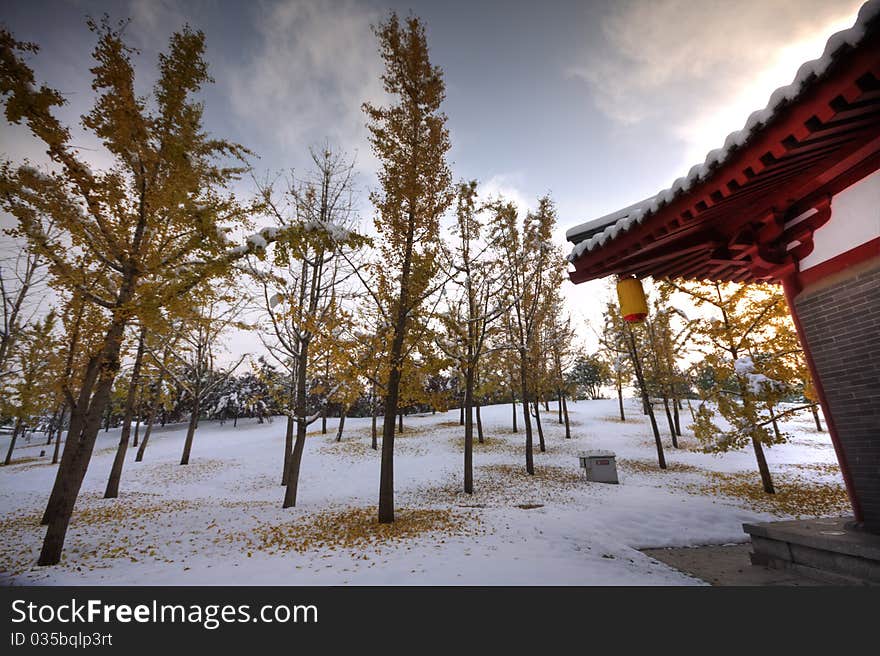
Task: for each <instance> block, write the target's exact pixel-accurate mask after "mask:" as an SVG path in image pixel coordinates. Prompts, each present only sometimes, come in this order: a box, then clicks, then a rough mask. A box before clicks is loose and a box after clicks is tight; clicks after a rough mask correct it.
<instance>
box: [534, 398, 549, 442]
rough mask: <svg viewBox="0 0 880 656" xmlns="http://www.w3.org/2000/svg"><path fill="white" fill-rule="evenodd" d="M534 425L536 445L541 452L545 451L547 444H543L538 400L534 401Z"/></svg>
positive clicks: (542, 429) (542, 428)
mask: <svg viewBox="0 0 880 656" xmlns="http://www.w3.org/2000/svg"><path fill="white" fill-rule="evenodd" d="M535 426H537V427H538V445H539V446H540V449H541V453H545V452H546V451H547V446H546V445H545V444H544V427H543V426H542V425H541V403H540V402H539V401H535Z"/></svg>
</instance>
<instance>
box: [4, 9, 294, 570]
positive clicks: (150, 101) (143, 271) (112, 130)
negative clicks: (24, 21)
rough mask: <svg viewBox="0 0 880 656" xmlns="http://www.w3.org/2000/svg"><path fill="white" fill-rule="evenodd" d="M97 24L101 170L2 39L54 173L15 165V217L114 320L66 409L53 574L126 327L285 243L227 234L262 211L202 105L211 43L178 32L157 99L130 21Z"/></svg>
mask: <svg viewBox="0 0 880 656" xmlns="http://www.w3.org/2000/svg"><path fill="white" fill-rule="evenodd" d="M89 27H90V29H91V30H92V31H93V32H94V34H95V36H96V39H97V44H96V46H95V49H94V51H93V57H94V60H95V63H94V66H93V67H92V69H91V73H92V76H93V80H92V89H93V91H94V96H95V100H94V104H93V107H92V109H91V110H90V111H89V112H88V113H87V114H85V115H84V116H83V117H82V123H81V124H82V127H83V129H84V130H85V131H87V132H88V133H90V135H91V136H92V137H93V138H95V139H96V140H97V141H98V143H99V144H100V147H101V149H102V152H104V153H105V154H106V156H107V158H108V159H109V162H110V163H109V164H108V166H106V167H105V168H104V169H103V170H101V171H94V170H92V168H91V167H90V166H89V164H88V163H87V162H86V161H85V159H83V157H82V156H81V153H80V152H79V151H78V150H77V148H76V146H75V137H74V133H73V131H72V129H71V128H70V127H68V126H67V125H65V124H63V123H62V122H61V121H60V120H59V119H58V118H57V116H56V112H57V109H58V108H59V107H60V106H62V105H64V104H65V103H66V99H65V97H64V95H62V94H61V93H60V92H59V91H57V90H55V89H52V88H50V87H48V86H46V85H39V86H38V85H37V83H36V76H35V74H34V71H33V69H32V68H31V67H30V65H29V63H28V61H26V60H27V59H29V58H30V57H31V56H32V55H33V54H34V53H36V51H37V49H38V48H37V46H36V45H34V44H31V43H25V42H21V41H17V40H16V39H15V38H14V37H13V36H12V34H10V33H9V32H8V31H6V30H0V95H2V101H3V108H4V114H5V117H6V120H7V121H8V122H10V123H13V124H23V125H24V126H25V127H26V128H27V130H29V132H30V134H31V135H32V137H33V138H34V139H35V140H36V141H38V142H41V143H42V144H43V146H44V147H45V149H46V153H47V156H48V160H49V165H50V167H51V168H50V171H49V172H48V173H42V172H39V171H37V170H36V169H35V168H34V167H33V166H30V165H29V164H28V163H27V162H24V163H18V164H15V163H12V162H4V163H3V164H2V166H0V203H2V208H3V209H4V210H6V211H7V212H9V213H10V214H11V215H12V216H13V217H14V218H15V219H16V221H17V224H16V234H17V235H19V236H21V237H23V238H25V239H26V240H27V242H28V246H29V248H30V249H32V251H33V252H35V253H38V254H39V255H40V256H41V257H44V258H45V259H46V261H47V262H48V263H49V271H50V274H51V276H52V279H51V283H52V285H53V286H54V287H56V288H57V289H61V290H66V291H69V292H75V293H77V294H79V295H81V296H82V298H83V299H84V300H86V301H87V302H89V303H92V304H95V305H98V306H100V307H101V308H104V309H105V310H106V311H107V315H108V318H107V321H106V323H105V325H104V329H103V338H102V339H101V343H100V346H99V348H98V349H97V351H96V352H95V354H94V355H92V356H91V358H90V359H89V361H88V364H87V366H86V369H85V373H84V374H83V376H82V378H81V379H80V381H79V389H78V390H77V391H76V392H75V393H74V394H72V395H71V397H72V398H70V399H69V400H68V401H69V404H70V406H71V415H70V423H69V431H68V439H67V441H66V443H65V448H64V451H63V453H62V456H61V465H60V467H59V469H58V474H57V483H58V484H57V485H56V486H55V488H54V489H55V491H56V493H55V494H53V496H52V498H51V500H50V505H49V506H47V516H48V518H49V528H48V530H47V533H46V537H45V540H44V543H43V549H42V551H41V553H40V557H39V561H38V562H39V564H41V565H52V564H55V563H57V562H58V561H59V560H60V558H61V552H62V549H63V545H64V538H65V535H66V533H67V527H68V524H69V522H70V517H71V514H72V512H73V507H74V504H75V502H76V499H77V496H78V494H79V490H80V487H81V485H82V481H83V478H84V476H85V473H86V469H87V467H88V464H89V462H90V460H91V455H92V451H93V448H94V444H95V439H96V437H97V433H98V430H99V427H100V422H101V417H102V416H103V414H104V411H105V408H106V407H107V403H108V402H109V400H110V394H111V390H112V387H113V381H114V378H115V377H116V373H117V371H118V370H119V367H120V352H121V349H122V342H123V336H124V334H125V330H126V328H127V327H128V326H129V325H130V323H131V322H132V321H133V320H134V319H135V318H137V319H138V320H139V321H140V322H142V323H144V324H147V325H148V324H149V323H150V322H151V321H153V320H154V318H155V315H156V314H157V313H158V311H159V310H160V309H161V308H163V307H165V306H166V305H168V304H170V303H173V302H176V301H178V302H179V300H180V299H181V298H182V297H183V296H184V295H185V294H186V293H187V292H189V291H190V290H191V289H193V288H194V287H196V286H197V285H198V284H200V283H202V282H204V281H206V280H209V279H211V278H212V277H215V276H217V275H220V274H223V273H225V272H226V271H227V270H228V269H229V267H230V266H231V264H232V263H234V262H235V261H237V260H239V259H241V258H243V257H245V256H246V255H248V254H249V253H253V252H261V251H263V250H264V249H265V248H266V246H267V245H268V244H269V243H270V242H271V241H273V240H274V239H275V238H276V237H277V234H278V231H277V230H275V229H273V230H264V231H261V232H260V233H257V234H255V235H253V236H252V237H251V238H249V239H248V241H247V242H246V243H245V244H243V245H241V246H238V247H232V246H231V245H230V244H229V243H228V237H227V235H226V233H225V231H224V230H223V227H224V226H225V227H243V226H245V225H246V224H247V219H248V216H249V214H250V208H246V207H242V206H241V204H240V203H239V202H238V201H237V200H236V198H235V197H234V196H233V194H232V193H231V190H230V185H231V184H232V183H233V182H234V181H235V180H236V179H238V178H239V177H240V174H241V173H242V172H243V171H244V170H245V166H246V164H245V158H246V156H247V155H248V152H247V151H246V150H245V149H244V148H243V147H241V146H239V145H237V144H235V143H232V142H230V141H227V140H223V139H217V138H213V137H211V136H209V135H208V134H207V133H206V131H205V130H204V127H203V114H204V103H203V102H201V100H200V98H199V94H200V92H201V90H202V88H203V87H204V86H205V84H207V83H209V82H211V78H210V76H209V74H208V67H207V63H206V61H205V59H204V50H205V37H204V34H203V33H202V32H199V31H194V30H192V29H190V28H189V27H185V28H183V29H182V30H180V31H178V32H175V33H174V34H172V36H171V38H170V40H169V45H168V48H167V51H166V52H163V53H161V54H160V55H159V61H158V76H157V81H156V82H155V84H154V86H153V88H152V91H151V93H150V94H149V95H148V96H139V95H137V93H136V91H135V70H134V63H133V57H132V55H133V50H132V49H131V48H130V47H129V46H128V45H127V44H126V43H125V40H124V29H125V23H124V22H123V23H122V24H119V25H112V24H110V22H109V21H108V20H106V19H105V20H104V21H102V22H100V23H98V22H95V21H89ZM48 222H51V224H52V225H53V231H49V230H47V223H48ZM97 270H100V272H101V274H100V275H96V271H97Z"/></svg>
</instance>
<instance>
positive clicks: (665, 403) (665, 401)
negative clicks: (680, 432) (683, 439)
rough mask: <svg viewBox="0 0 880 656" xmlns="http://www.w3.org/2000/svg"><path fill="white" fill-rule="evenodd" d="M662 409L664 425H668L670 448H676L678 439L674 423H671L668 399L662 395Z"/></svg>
mask: <svg viewBox="0 0 880 656" xmlns="http://www.w3.org/2000/svg"><path fill="white" fill-rule="evenodd" d="M662 398H663V409H664V410H665V411H666V423H667V424H669V434H670V435H672V446H673V447H674V448H676V449H677V448H678V437H677V436H676V435H675V422H673V421H672V413H671V412H670V411H669V397H667V396H666V395H665V394H664V395H663V397H662Z"/></svg>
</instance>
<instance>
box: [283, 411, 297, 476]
mask: <svg viewBox="0 0 880 656" xmlns="http://www.w3.org/2000/svg"><path fill="white" fill-rule="evenodd" d="M295 424H296V422H295V421H294V420H293V417H292V416H291V415H287V428H286V429H285V431H284V465H283V468H282V469H281V484H282V485H287V481H288V480H290V479H289V477H290V454H291V453H292V452H293V430H294V426H295Z"/></svg>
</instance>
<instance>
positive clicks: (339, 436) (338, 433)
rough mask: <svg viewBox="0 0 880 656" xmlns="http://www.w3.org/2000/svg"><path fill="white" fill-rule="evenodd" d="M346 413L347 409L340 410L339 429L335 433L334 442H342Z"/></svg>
mask: <svg viewBox="0 0 880 656" xmlns="http://www.w3.org/2000/svg"><path fill="white" fill-rule="evenodd" d="M347 413H348V408H344V409H343V410H342V414H340V415H339V428H338V429H337V431H336V441H337V442H341V441H342V428H343V426H345V415H346V414H347Z"/></svg>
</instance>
